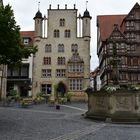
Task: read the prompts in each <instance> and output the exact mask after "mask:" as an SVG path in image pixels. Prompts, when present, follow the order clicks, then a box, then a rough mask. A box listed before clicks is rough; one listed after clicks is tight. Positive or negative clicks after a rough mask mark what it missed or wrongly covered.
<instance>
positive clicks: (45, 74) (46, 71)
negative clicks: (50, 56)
mask: <svg viewBox="0 0 140 140" xmlns="http://www.w3.org/2000/svg"><path fill="white" fill-rule="evenodd" d="M41 75H42V76H41V77H43V78H46V77H51V69H42V74H41Z"/></svg>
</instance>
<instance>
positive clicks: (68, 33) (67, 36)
mask: <svg viewBox="0 0 140 140" xmlns="http://www.w3.org/2000/svg"><path fill="white" fill-rule="evenodd" d="M65 37H66V38H70V30H65Z"/></svg>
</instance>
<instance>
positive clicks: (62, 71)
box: [56, 69, 66, 77]
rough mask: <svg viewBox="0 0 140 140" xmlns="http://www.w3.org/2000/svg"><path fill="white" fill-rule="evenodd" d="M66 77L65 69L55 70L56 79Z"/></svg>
mask: <svg viewBox="0 0 140 140" xmlns="http://www.w3.org/2000/svg"><path fill="white" fill-rule="evenodd" d="M65 76H66V70H65V69H57V70H56V77H65Z"/></svg>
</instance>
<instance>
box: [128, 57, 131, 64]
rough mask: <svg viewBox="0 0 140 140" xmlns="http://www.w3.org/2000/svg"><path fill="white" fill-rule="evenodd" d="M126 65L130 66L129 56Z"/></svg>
mask: <svg viewBox="0 0 140 140" xmlns="http://www.w3.org/2000/svg"><path fill="white" fill-rule="evenodd" d="M127 65H128V66H131V57H128V58H127Z"/></svg>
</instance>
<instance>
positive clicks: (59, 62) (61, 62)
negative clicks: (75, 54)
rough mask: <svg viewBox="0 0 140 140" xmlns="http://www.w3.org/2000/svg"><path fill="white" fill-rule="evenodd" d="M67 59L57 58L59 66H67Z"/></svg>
mask: <svg viewBox="0 0 140 140" xmlns="http://www.w3.org/2000/svg"><path fill="white" fill-rule="evenodd" d="M65 61H66V60H65V57H58V58H57V64H58V65H65Z"/></svg>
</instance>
